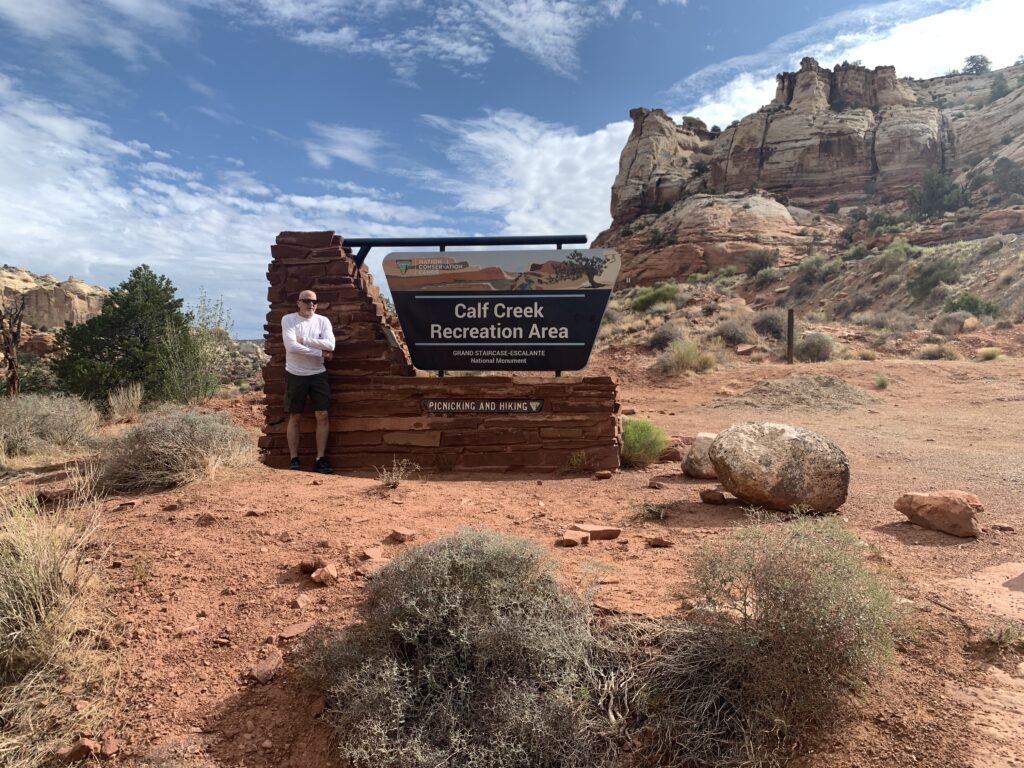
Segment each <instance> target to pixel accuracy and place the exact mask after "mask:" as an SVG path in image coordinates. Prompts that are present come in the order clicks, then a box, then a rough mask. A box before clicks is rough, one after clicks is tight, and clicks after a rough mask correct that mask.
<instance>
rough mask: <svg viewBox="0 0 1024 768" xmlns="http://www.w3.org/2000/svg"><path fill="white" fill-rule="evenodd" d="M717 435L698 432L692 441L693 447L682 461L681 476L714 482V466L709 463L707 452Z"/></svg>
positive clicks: (716, 476) (715, 477) (715, 476)
mask: <svg viewBox="0 0 1024 768" xmlns="http://www.w3.org/2000/svg"><path fill="white" fill-rule="evenodd" d="M717 436H718V435H717V434H716V433H715V432H698V433H697V437H695V438H694V440H693V445H691V446H690V450H689V451H688V452H687V454H686V460H685V461H683V465H682V470H683V474H684V475H686V476H687V477H695V478H697V479H698V480H715V479H717V478H718V474H717V473H716V472H715V465H714V464H712V463H711V459H710V457H709V456H708V450H709V449H710V448H711V444H712V443H713V442H714V441H715V438H716V437H717Z"/></svg>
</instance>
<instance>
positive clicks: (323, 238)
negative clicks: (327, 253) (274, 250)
mask: <svg viewBox="0 0 1024 768" xmlns="http://www.w3.org/2000/svg"><path fill="white" fill-rule="evenodd" d="M333 241H334V232H333V231H332V232H281V233H280V234H279V235H278V236H277V244H278V245H304V246H306V247H307V248H326V247H328V246H330V245H331V243H332V242H333Z"/></svg>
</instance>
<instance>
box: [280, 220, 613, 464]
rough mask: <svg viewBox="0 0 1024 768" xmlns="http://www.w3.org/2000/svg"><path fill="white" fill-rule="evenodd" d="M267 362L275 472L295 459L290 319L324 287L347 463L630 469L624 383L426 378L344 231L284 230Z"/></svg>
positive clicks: (336, 410)
mask: <svg viewBox="0 0 1024 768" xmlns="http://www.w3.org/2000/svg"><path fill="white" fill-rule="evenodd" d="M271 253H272V257H273V260H272V262H271V264H270V268H269V270H268V272H267V278H268V280H269V281H270V288H269V291H268V294H267V295H268V299H269V302H270V311H269V312H268V313H267V323H266V325H265V326H264V329H265V331H266V335H265V338H266V347H265V348H266V352H267V354H268V355H269V356H270V361H269V363H268V364H267V366H266V367H265V368H264V371H263V375H264V382H265V385H264V392H265V395H266V423H265V425H264V429H263V436H262V437H261V438H260V448H261V451H262V455H263V460H264V462H265V463H266V464H268V465H270V466H274V467H283V466H286V465H287V463H288V459H289V453H288V445H287V439H286V435H285V429H286V425H287V419H288V416H287V414H286V413H285V411H284V344H283V341H282V339H281V318H282V317H283V316H284V315H286V314H288V313H289V312H294V311H295V310H296V304H295V302H296V299H297V298H298V295H299V292H300V291H303V290H306V289H309V290H313V291H316V293H317V298H318V299H319V301H320V304H319V305H318V307H317V312H318V314H321V315H323V316H324V317H326V318H327V319H328V320H330V322H331V324H332V325H333V327H334V334H335V338H336V340H337V346H336V348H335V354H334V359H333V360H331V361H330V362H328V363H327V370H328V376H329V379H330V384H331V410H330V422H331V436H330V440H329V443H328V450H327V456H328V458H329V459H330V460H331V463H332V464H333V465H334V466H335V467H336V468H338V469H369V468H374V467H382V466H390V465H391V463H392V462H393V461H394V460H400V459H403V458H404V459H408V460H410V461H414V462H416V463H417V464H419V465H420V466H421V467H423V468H424V469H438V470H481V471H516V470H521V471H541V472H553V471H557V470H560V469H565V468H567V467H577V468H579V467H586V468H590V469H612V468H615V467H617V466H618V465H619V445H620V427H619V418H618V411H619V403H618V397H617V387H616V385H615V383H614V382H613V381H612V380H611V379H610V378H609V377H606V376H600V377H562V378H554V377H549V378H541V377H518V376H516V377H512V376H488V375H483V376H447V377H444V378H436V377H433V376H429V375H417V374H416V371H415V370H414V369H413V367H412V364H411V362H410V359H409V356H408V352H407V350H406V349H405V347H404V345H403V344H402V343H401V342H400V341H399V340H398V336H397V335H396V333H395V332H394V331H393V329H392V328H391V327H390V326H389V325H388V323H387V312H386V310H385V308H384V305H383V302H382V300H381V297H380V293H379V291H378V289H377V287H376V286H374V285H373V282H372V279H371V277H370V275H369V273H368V272H367V270H366V268H365V267H363V268H361V269H357V268H356V266H355V262H354V261H353V259H352V253H351V249H349V248H346V247H345V246H344V243H343V241H342V239H341V238H340V237H338V236H336V235H334V233H333V232H282V233H281V234H280V235H279V236H278V238H277V244H276V245H274V246H272V248H271ZM428 400H472V401H495V400H497V401H501V400H505V401H509V400H515V401H537V400H542V401H543V403H544V404H543V407H542V409H541V410H540V412H538V413H509V414H502V413H453V414H437V413H430V412H428V411H427V410H426V407H425V402H426V401H428ZM307 410H308V411H309V412H307V413H306V414H305V415H304V416H303V418H302V421H301V428H300V433H301V438H300V455H302V456H304V457H310V456H312V454H313V453H314V437H315V431H316V422H315V419H314V418H313V415H312V412H311V410H310V409H309V407H308V406H307Z"/></svg>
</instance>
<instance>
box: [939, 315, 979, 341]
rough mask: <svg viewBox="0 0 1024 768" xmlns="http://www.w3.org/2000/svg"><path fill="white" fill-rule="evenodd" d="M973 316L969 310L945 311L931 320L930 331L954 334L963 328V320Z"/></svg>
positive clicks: (947, 334)
mask: <svg viewBox="0 0 1024 768" xmlns="http://www.w3.org/2000/svg"><path fill="white" fill-rule="evenodd" d="M969 317H973V315H971V313H970V312H947V313H945V314H942V315H939V316H938V317H936V318H935V320H934V321H933V322H932V333H938V334H941V335H942V336H956V335H957V334H958V333H960V331H962V330H963V329H964V322H966V320H967V319H968V318H969Z"/></svg>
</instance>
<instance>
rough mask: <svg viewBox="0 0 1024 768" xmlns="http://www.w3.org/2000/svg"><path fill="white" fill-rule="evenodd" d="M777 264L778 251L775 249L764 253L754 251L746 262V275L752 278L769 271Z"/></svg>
mask: <svg viewBox="0 0 1024 768" xmlns="http://www.w3.org/2000/svg"><path fill="white" fill-rule="evenodd" d="M778 263H779V251H778V249H777V248H772V249H771V250H766V251H755V252H754V253H753V254H751V256H750V261H748V262H747V274H748V275H749V276H750V277H754V276H755V275H757V274H758V273H760V272H763V271H764V270H766V269H771V268H772V267H774V266H775V265H776V264H778Z"/></svg>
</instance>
